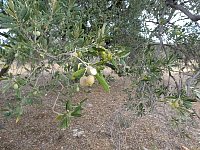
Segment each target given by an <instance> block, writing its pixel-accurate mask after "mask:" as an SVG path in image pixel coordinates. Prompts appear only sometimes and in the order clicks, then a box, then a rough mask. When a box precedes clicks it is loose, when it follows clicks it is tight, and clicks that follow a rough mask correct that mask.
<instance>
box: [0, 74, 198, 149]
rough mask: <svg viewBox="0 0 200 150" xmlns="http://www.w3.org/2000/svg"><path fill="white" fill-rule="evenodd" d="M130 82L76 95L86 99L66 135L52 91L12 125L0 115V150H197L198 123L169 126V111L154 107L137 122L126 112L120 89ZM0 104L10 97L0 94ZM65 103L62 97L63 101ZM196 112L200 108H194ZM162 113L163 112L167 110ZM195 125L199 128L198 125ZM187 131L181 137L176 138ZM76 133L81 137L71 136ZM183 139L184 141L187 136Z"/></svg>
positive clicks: (26, 108) (118, 82)
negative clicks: (106, 89) (80, 114)
mask: <svg viewBox="0 0 200 150" xmlns="http://www.w3.org/2000/svg"><path fill="white" fill-rule="evenodd" d="M130 83H131V80H130V79H123V78H120V79H118V80H116V81H114V82H111V91H110V93H105V92H104V91H103V89H102V87H100V86H99V85H97V84H96V85H94V87H93V88H91V90H90V92H88V93H84V92H80V93H79V94H77V95H76V96H75V97H74V102H79V101H80V100H82V99H84V98H86V97H87V98H88V100H87V101H86V102H85V104H84V110H83V116H82V117H81V118H77V119H74V120H73V121H72V123H71V125H70V127H69V128H68V129H66V130H60V129H59V128H58V122H56V121H55V117H56V115H55V114H53V113H52V105H53V103H54V101H55V99H56V96H57V93H56V92H49V93H47V95H46V96H45V97H43V99H42V104H40V105H33V106H27V107H25V108H24V109H25V113H24V115H23V117H22V118H21V120H20V121H19V122H18V123H17V124H16V123H15V119H14V118H11V119H6V118H5V117H3V116H0V119H1V121H0V125H1V129H0V149H2V150H42V149H44V150H45V149H48V150H115V149H116V150H125V149H127V150H140V149H142V150H150V149H152V150H153V149H161V150H165V149H166V150H176V149H177V150H179V149H180V150H181V149H183V150H186V149H184V148H189V149H191V150H192V149H193V150H197V149H198V147H200V128H199V124H200V121H199V120H198V119H196V121H189V122H188V123H187V124H191V123H194V125H193V126H191V125H187V124H186V125H185V126H184V128H183V127H182V126H181V127H179V128H176V129H175V127H173V126H172V125H171V122H170V120H169V119H168V118H169V114H168V113H170V109H167V108H166V106H163V105H164V104H158V105H157V109H156V110H155V111H154V112H152V113H150V114H147V115H146V116H144V117H137V116H135V115H133V113H132V112H131V111H127V110H126V108H125V107H124V103H125V102H126V99H127V95H126V93H125V92H123V89H124V88H126V87H128V86H129V85H130ZM0 95H1V96H0V105H1V106H3V104H4V103H5V102H6V101H7V100H11V96H5V95H3V94H0ZM61 99H63V100H65V97H61ZM196 107H197V108H196V109H198V110H199V109H200V105H198V106H196ZM165 108H166V110H165ZM198 123H199V124H198ZM182 129H185V130H184V132H187V133H184V134H180V133H181V131H180V130H182ZM75 132H80V133H82V134H80V136H74V134H75ZM185 134H187V136H186V135H185ZM199 149H200V148H199Z"/></svg>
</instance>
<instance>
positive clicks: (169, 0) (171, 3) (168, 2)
mask: <svg viewBox="0 0 200 150" xmlns="http://www.w3.org/2000/svg"><path fill="white" fill-rule="evenodd" d="M166 5H167V6H170V7H171V8H173V9H175V10H180V11H181V12H182V13H184V14H185V15H186V16H187V17H188V18H190V19H191V20H192V21H198V20H200V15H194V14H192V13H191V12H190V11H189V10H187V9H186V8H185V7H183V6H182V5H178V4H177V3H176V2H175V1H174V0H166Z"/></svg>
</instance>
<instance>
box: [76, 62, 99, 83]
mask: <svg viewBox="0 0 200 150" xmlns="http://www.w3.org/2000/svg"><path fill="white" fill-rule="evenodd" d="M86 69H87V73H88V74H89V75H88V76H85V75H84V76H82V77H81V78H80V85H81V86H82V87H86V86H92V85H93V84H94V81H95V77H94V76H95V75H96V74H97V70H96V69H95V68H93V67H92V66H87V68H86Z"/></svg>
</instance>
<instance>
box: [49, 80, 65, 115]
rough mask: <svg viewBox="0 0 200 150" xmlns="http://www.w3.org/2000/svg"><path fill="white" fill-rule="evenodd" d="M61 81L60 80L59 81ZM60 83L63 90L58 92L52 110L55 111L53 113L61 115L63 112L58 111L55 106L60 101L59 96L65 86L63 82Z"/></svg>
mask: <svg viewBox="0 0 200 150" xmlns="http://www.w3.org/2000/svg"><path fill="white" fill-rule="evenodd" d="M59 83H60V82H59ZM60 85H61V87H62V88H61V90H60V91H59V92H58V95H57V97H56V99H55V101H54V104H53V107H52V111H53V113H55V114H57V115H60V114H61V113H59V112H57V111H55V107H56V105H57V104H56V103H57V101H58V98H59V96H60V93H61V91H62V90H63V89H64V86H63V85H62V83H60Z"/></svg>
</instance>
